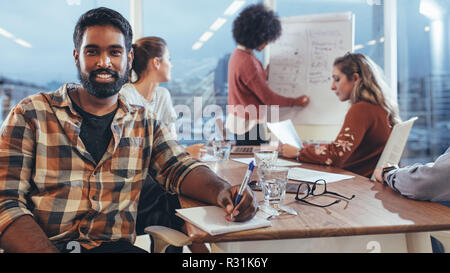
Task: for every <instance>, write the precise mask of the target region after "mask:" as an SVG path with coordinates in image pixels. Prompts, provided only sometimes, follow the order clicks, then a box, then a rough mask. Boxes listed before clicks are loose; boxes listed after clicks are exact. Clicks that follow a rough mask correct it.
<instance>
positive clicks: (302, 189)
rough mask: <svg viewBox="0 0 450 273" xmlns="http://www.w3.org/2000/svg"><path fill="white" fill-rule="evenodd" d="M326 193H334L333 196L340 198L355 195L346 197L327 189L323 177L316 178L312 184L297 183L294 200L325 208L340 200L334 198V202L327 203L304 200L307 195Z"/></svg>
mask: <svg viewBox="0 0 450 273" xmlns="http://www.w3.org/2000/svg"><path fill="white" fill-rule="evenodd" d="M326 194H328V195H334V196H337V197H340V198H343V199H346V200H352V199H353V198H354V197H355V195H354V194H353V195H352V196H351V197H346V196H343V195H341V194H339V193H337V192H332V191H328V190H327V182H326V181H325V180H324V179H319V180H316V181H315V182H314V183H313V184H310V183H306V182H304V183H301V184H300V185H298V188H297V194H296V196H295V200H297V201H300V202H303V203H305V204H308V205H311V206H316V207H321V208H326V207H329V206H332V205H334V204H337V203H339V202H340V201H341V200H335V201H334V202H332V203H330V204H328V205H319V204H314V203H311V202H309V201H306V200H305V199H306V198H307V197H309V196H320V195H326ZM300 195H304V196H300Z"/></svg>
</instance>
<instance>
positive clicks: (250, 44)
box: [226, 4, 309, 145]
mask: <svg viewBox="0 0 450 273" xmlns="http://www.w3.org/2000/svg"><path fill="white" fill-rule="evenodd" d="M280 35H281V23H280V20H279V19H278V17H277V16H276V15H275V13H274V12H273V11H270V10H268V9H266V7H264V5H263V4H256V5H251V6H248V7H247V8H245V9H244V10H243V11H242V12H241V13H240V14H239V16H238V17H237V18H236V20H235V21H234V22H233V38H234V40H235V42H236V43H237V47H236V49H235V50H234V51H233V53H232V54H231V57H230V60H229V63H228V104H229V105H230V106H231V107H230V108H231V113H228V115H227V122H226V127H227V129H229V130H230V131H231V132H232V133H234V134H235V137H236V139H237V140H236V144H237V145H259V144H261V143H264V142H266V140H267V139H266V136H265V127H264V124H263V123H264V122H265V120H264V117H263V116H264V115H265V113H260V112H259V106H260V105H279V106H303V107H304V106H306V105H307V104H308V103H309V98H308V97H307V96H301V97H298V98H288V97H284V96H281V95H278V94H277V93H275V92H274V91H272V90H271V89H270V87H269V85H268V83H267V77H268V74H267V71H266V70H264V68H263V65H262V64H261V62H260V61H259V60H258V59H257V58H256V57H255V55H254V53H253V51H254V50H257V51H262V50H263V49H264V48H265V47H266V46H267V45H268V44H269V43H271V42H273V41H275V40H277V39H278V38H279V37H280ZM238 106H241V107H238ZM245 108H247V109H251V108H253V109H256V112H254V113H249V112H246V111H244V109H245ZM255 131H256V132H255ZM255 136H256V138H255Z"/></svg>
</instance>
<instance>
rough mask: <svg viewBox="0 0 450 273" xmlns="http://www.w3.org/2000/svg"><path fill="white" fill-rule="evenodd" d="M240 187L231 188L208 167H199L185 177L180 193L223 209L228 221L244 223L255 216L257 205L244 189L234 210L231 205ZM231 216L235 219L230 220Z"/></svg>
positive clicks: (250, 194)
mask: <svg viewBox="0 0 450 273" xmlns="http://www.w3.org/2000/svg"><path fill="white" fill-rule="evenodd" d="M240 187H241V185H236V186H231V185H230V184H229V183H228V182H226V181H225V180H223V179H222V178H220V177H219V176H217V175H216V174H215V173H214V172H213V171H211V169H209V168H208V167H205V166H199V167H197V168H195V169H193V170H192V171H191V172H189V173H188V174H187V175H186V176H185V178H184V180H183V182H182V183H181V186H180V191H181V194H183V195H186V196H188V197H190V198H193V199H196V200H199V201H202V202H205V203H208V204H212V205H216V206H220V207H222V208H224V210H225V211H226V212H227V219H228V220H229V221H246V220H249V219H251V218H252V217H253V216H255V214H256V210H257V208H258V205H257V204H256V199H255V197H254V195H253V192H252V191H251V190H250V188H249V187H246V189H245V192H244V194H243V197H242V199H241V202H240V203H239V204H238V205H237V206H236V208H235V207H234V205H233V204H234V200H235V198H236V196H237V194H238V192H239V188H240ZM231 214H233V215H234V216H236V217H233V218H234V219H231Z"/></svg>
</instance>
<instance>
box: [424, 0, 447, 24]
mask: <svg viewBox="0 0 450 273" xmlns="http://www.w3.org/2000/svg"><path fill="white" fill-rule="evenodd" d="M419 12H420V14H423V15H425V16H426V17H428V18H429V19H432V20H433V19H440V18H442V16H443V14H444V9H443V7H442V6H441V4H440V3H439V2H437V1H436V0H420V6H419Z"/></svg>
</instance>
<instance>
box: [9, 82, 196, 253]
mask: <svg viewBox="0 0 450 273" xmlns="http://www.w3.org/2000/svg"><path fill="white" fill-rule="evenodd" d="M70 90H72V88H71V87H70V84H65V85H64V86H62V87H61V88H60V89H59V90H57V91H56V92H50V93H40V94H36V95H33V96H30V97H28V98H26V99H24V100H23V101H21V102H20V103H19V104H18V105H17V106H16V107H15V108H14V109H13V110H11V112H10V114H9V116H8V118H7V119H6V120H5V122H4V124H3V126H2V128H1V132H0V236H1V235H2V233H3V231H4V230H5V229H6V228H7V227H8V226H9V225H10V224H11V223H12V222H13V221H14V220H15V219H17V218H18V217H20V216H22V215H25V214H29V215H32V216H33V217H34V219H35V220H36V222H37V223H38V224H39V225H40V226H41V227H42V229H43V230H44V232H45V233H46V234H47V236H48V237H49V238H50V240H52V241H53V242H55V243H56V242H63V241H71V240H77V241H80V242H81V245H82V246H84V247H86V248H92V247H95V246H98V245H99V244H100V243H101V242H102V241H116V240H119V239H126V240H129V241H130V242H134V240H135V237H136V235H135V222H136V215H137V205H138V200H139V196H140V190H141V186H142V180H143V179H144V178H145V177H146V176H147V174H151V175H152V176H153V177H154V178H155V179H156V180H157V181H158V182H159V183H160V184H161V185H162V186H163V187H164V188H165V189H166V190H168V191H169V192H172V193H179V192H180V183H181V181H182V180H183V178H184V177H185V175H186V174H187V173H188V172H190V171H191V170H192V169H193V168H195V167H197V166H199V165H203V164H202V163H200V162H198V161H196V160H194V159H192V158H191V157H190V156H189V155H188V154H187V153H186V152H185V151H184V149H183V148H182V147H181V146H180V145H178V143H177V142H176V140H175V139H176V136H173V135H172V134H171V133H170V131H169V130H168V129H167V128H166V127H165V126H162V125H161V124H160V123H159V122H157V121H155V119H154V116H153V114H151V113H150V112H149V111H148V110H147V109H145V108H142V107H138V106H134V105H130V104H128V103H127V102H126V100H125V99H124V98H123V97H122V96H120V95H119V108H118V110H117V113H116V115H115V117H114V119H113V121H112V124H111V130H112V133H113V137H112V139H111V142H110V144H109V146H108V149H107V151H106V152H105V154H104V155H103V158H102V159H101V160H100V162H99V163H98V164H96V163H95V161H94V159H93V158H92V156H91V155H90V154H89V152H88V151H87V150H86V148H85V146H84V144H83V142H82V140H81V139H80V137H79V134H80V127H81V122H82V120H81V116H80V115H79V114H78V113H77V112H75V110H74V108H73V105H72V102H71V100H70V98H69V96H68V92H69V91H70Z"/></svg>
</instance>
